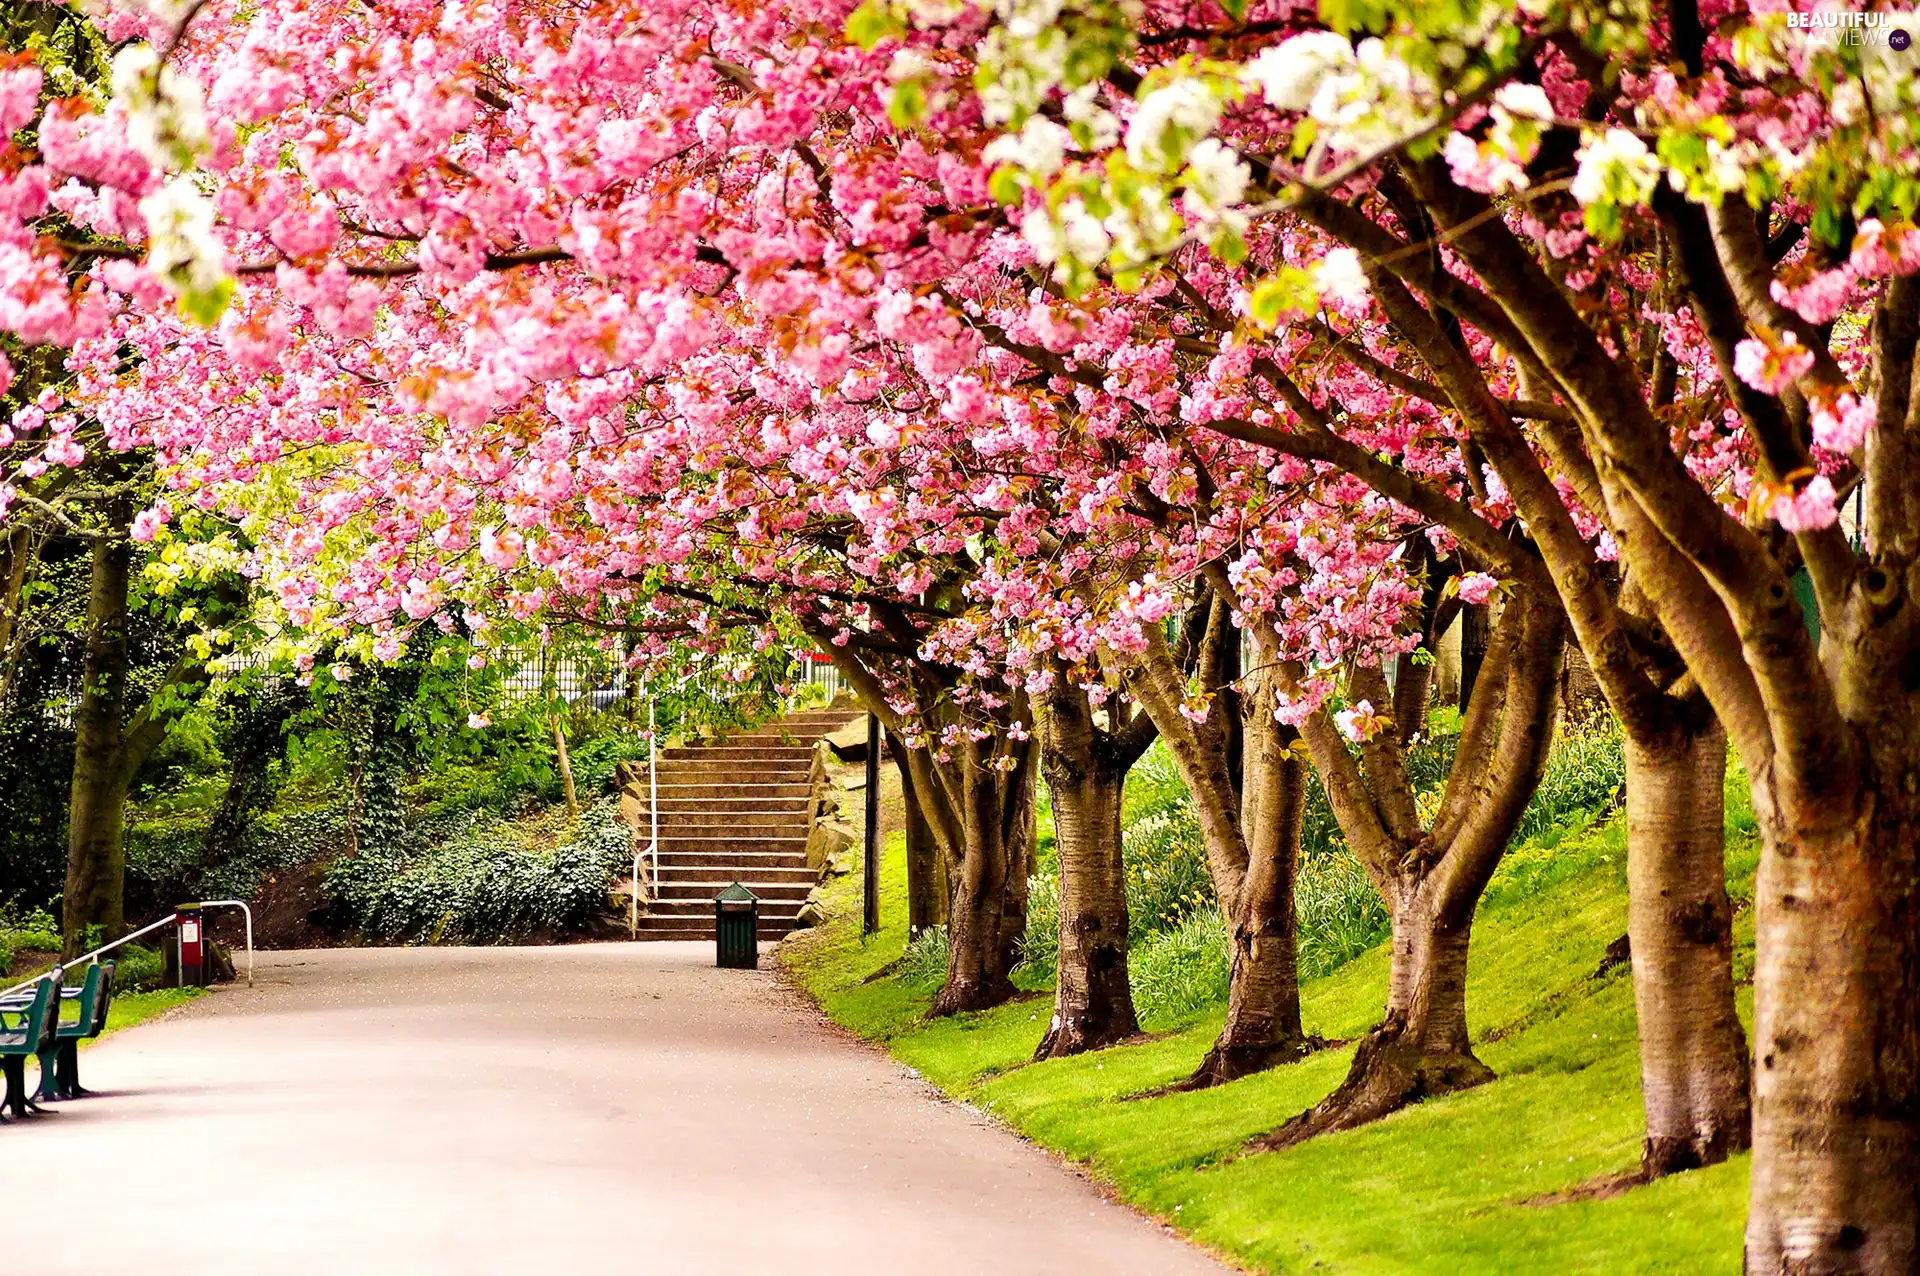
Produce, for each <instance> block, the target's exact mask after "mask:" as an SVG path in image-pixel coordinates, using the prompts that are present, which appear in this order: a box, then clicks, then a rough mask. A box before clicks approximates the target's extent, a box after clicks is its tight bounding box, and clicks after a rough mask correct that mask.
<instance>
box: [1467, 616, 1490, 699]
mask: <svg viewBox="0 0 1920 1276" xmlns="http://www.w3.org/2000/svg"><path fill="white" fill-rule="evenodd" d="M1491 629H1492V621H1491V620H1490V618H1489V617H1488V615H1487V607H1486V604H1484V603H1483V604H1481V605H1479V606H1477V607H1462V608H1461V609H1460V712H1462V713H1465V712H1466V711H1467V707H1468V706H1469V705H1470V704H1471V703H1472V702H1473V687H1474V684H1475V683H1477V682H1478V681H1480V666H1481V665H1483V664H1485V663H1486V659H1487V636H1488V633H1489V632H1490V630H1491Z"/></svg>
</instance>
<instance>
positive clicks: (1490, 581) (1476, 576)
mask: <svg viewBox="0 0 1920 1276" xmlns="http://www.w3.org/2000/svg"><path fill="white" fill-rule="evenodd" d="M1499 587H1500V582H1499V581H1498V580H1496V579H1494V578H1493V577H1492V576H1489V575H1487V573H1485V572H1468V573H1466V574H1465V575H1464V576H1462V577H1460V601H1461V602H1463V603H1471V604H1473V605H1474V606H1476V607H1477V606H1479V605H1480V604H1481V603H1484V602H1486V601H1487V599H1489V598H1491V597H1493V591H1494V590H1496V589H1498V588H1499Z"/></svg>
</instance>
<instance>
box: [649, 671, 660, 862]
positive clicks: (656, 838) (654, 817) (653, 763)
mask: <svg viewBox="0 0 1920 1276" xmlns="http://www.w3.org/2000/svg"><path fill="white" fill-rule="evenodd" d="M659 757H660V738H659V732H658V731H657V730H656V729H655V726H654V720H653V697H652V696H648V697H647V807H648V810H647V854H648V856H650V857H651V858H652V860H653V895H652V898H654V899H659V898H660V767H659V763H658V759H659Z"/></svg>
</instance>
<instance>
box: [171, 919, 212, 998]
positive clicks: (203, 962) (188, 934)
mask: <svg viewBox="0 0 1920 1276" xmlns="http://www.w3.org/2000/svg"><path fill="white" fill-rule="evenodd" d="M173 916H174V920H175V922H176V923H177V925H176V926H175V927H174V930H175V932H176V933H177V934H178V935H179V937H180V986H181V987H182V988H204V987H206V984H207V932H206V925H205V923H204V922H203V921H202V919H201V916H200V905H198V904H182V905H180V907H178V908H176V909H174V910H173Z"/></svg>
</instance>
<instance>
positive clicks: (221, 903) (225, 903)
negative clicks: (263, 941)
mask: <svg viewBox="0 0 1920 1276" xmlns="http://www.w3.org/2000/svg"><path fill="white" fill-rule="evenodd" d="M193 907H198V908H200V909H202V910H205V909H209V908H237V909H239V910H240V911H241V912H243V913H245V914H246V915H247V987H249V988H251V987H253V910H252V909H251V908H249V907H247V902H246V901H245V900H243V899H203V900H201V901H200V903H199V904H198V905H194V906H193Z"/></svg>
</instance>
